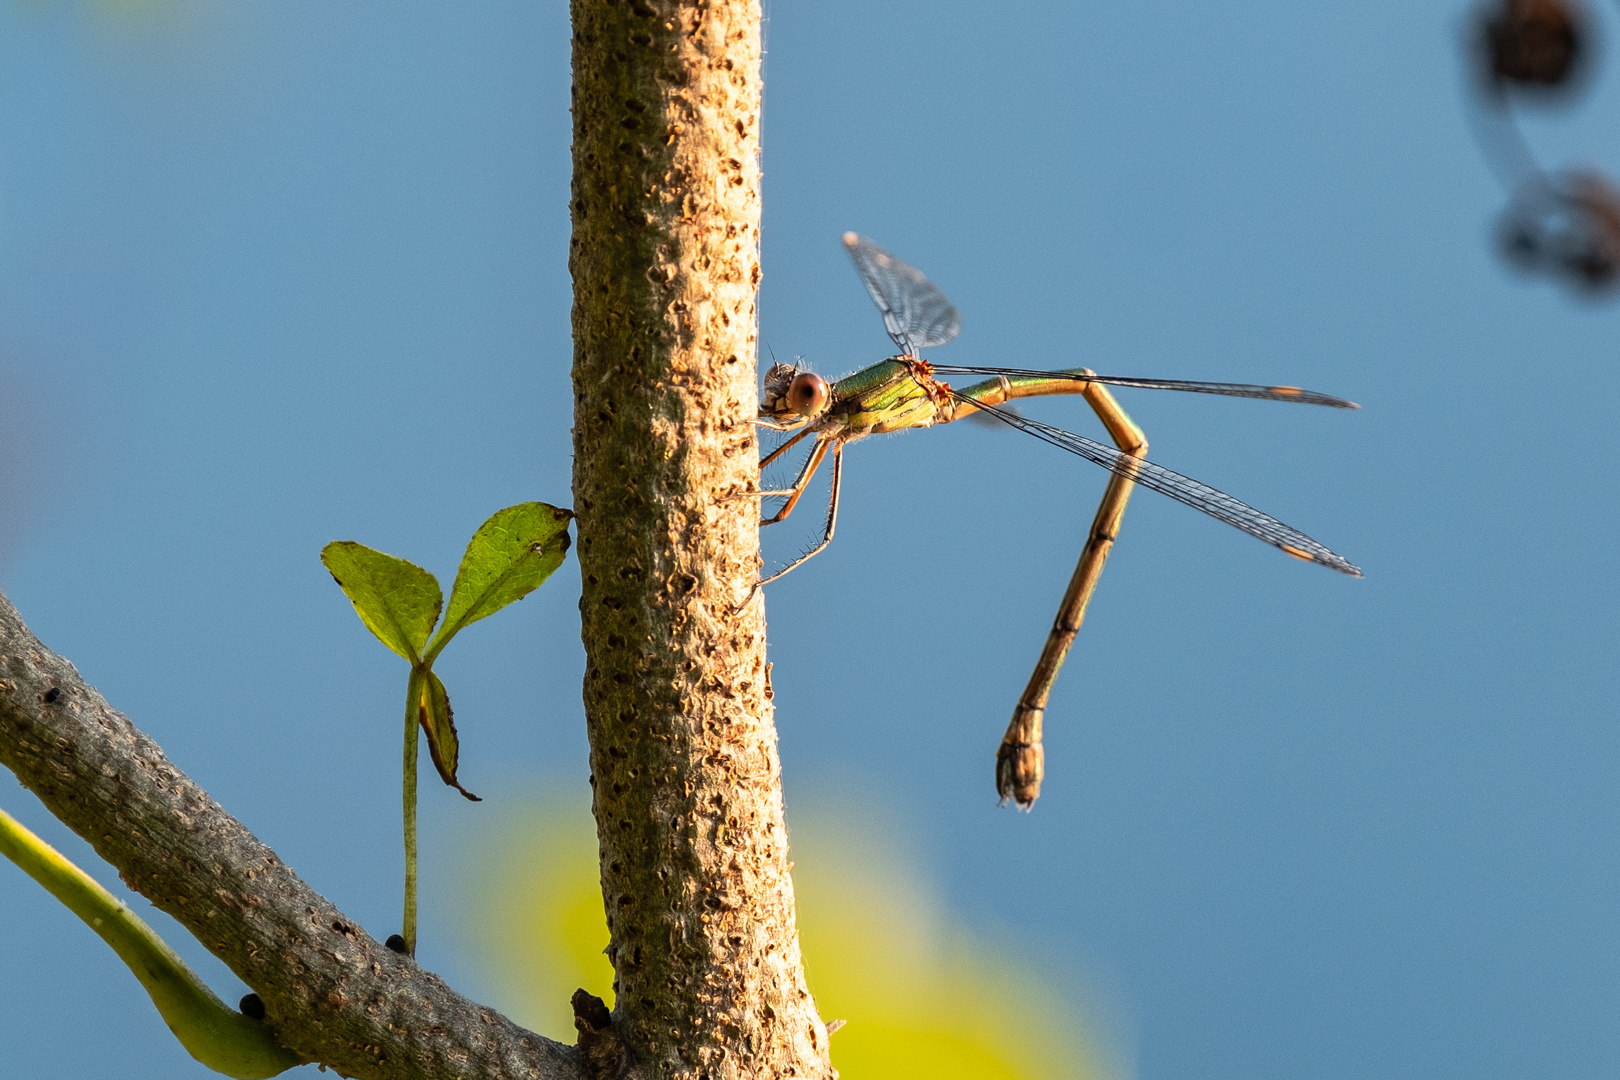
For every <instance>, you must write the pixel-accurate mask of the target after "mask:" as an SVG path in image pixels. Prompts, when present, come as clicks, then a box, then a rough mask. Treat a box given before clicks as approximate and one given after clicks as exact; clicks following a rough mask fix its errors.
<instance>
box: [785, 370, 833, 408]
mask: <svg viewBox="0 0 1620 1080" xmlns="http://www.w3.org/2000/svg"><path fill="white" fill-rule="evenodd" d="M787 407H788V408H790V409H792V410H793V411H794V412H796V413H798V414H799V415H800V416H814V415H816V413H818V412H820V411H821V410H822V409H825V408H826V407H827V380H826V379H823V378H822V377H821V376H820V375H817V374H816V373H814V372H812V371H806V372H805V373H804V374H802V375H796V376H794V378H793V382H792V383H791V384H789V386H788V392H787Z"/></svg>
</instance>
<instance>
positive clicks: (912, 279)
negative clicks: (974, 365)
mask: <svg viewBox="0 0 1620 1080" xmlns="http://www.w3.org/2000/svg"><path fill="white" fill-rule="evenodd" d="M844 247H846V248H847V249H849V257H850V258H851V259H852V260H854V263H855V272H856V273H857V274H859V275H861V282H862V284H864V285H865V286H866V291H867V292H868V293H870V294H871V295H872V302H873V303H875V304H876V305H877V306H878V310H879V311H881V312H882V313H883V327H884V329H885V330H887V331H888V332H889V337H890V338H892V339H893V340H894V343H895V344H896V345H898V346H899V347H900V350H901V351H902V352H904V353H907V354H909V355H912V356H915V355H917V350H919V349H930V348H933V347H934V346H936V345H944V344H946V343H947V342H949V341H951V340H952V339H953V338H955V337H956V335H957V334H958V333H960V332H961V330H962V316H961V313H960V312H958V311H957V310H956V306H955V305H954V304H952V303H951V302H950V301H949V300H947V299H945V294H944V293H942V292H940V291H939V290H938V289H937V288H935V287H934V283H933V282H931V281H929V280H928V279H927V278H925V277H923V273H922V271H921V270H918V269H917V268H916V267H915V266H912V265H910V264H909V263H904V262H901V261H900V260H899V259H897V258H895V257H894V256H893V255H890V254H889V253H888V252H887V251H884V250H883V249H882V248H880V247H878V246H877V245H876V244H874V243H872V241H870V240H868V239H866V238H865V237H864V236H856V235H855V234H854V233H852V232H847V233H845V234H844Z"/></svg>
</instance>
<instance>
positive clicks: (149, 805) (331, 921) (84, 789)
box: [0, 595, 585, 1080]
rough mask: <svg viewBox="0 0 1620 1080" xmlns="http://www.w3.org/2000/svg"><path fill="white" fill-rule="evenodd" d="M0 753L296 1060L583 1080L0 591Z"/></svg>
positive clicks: (351, 1070) (377, 1074)
mask: <svg viewBox="0 0 1620 1080" xmlns="http://www.w3.org/2000/svg"><path fill="white" fill-rule="evenodd" d="M0 764H3V765H5V766H6V767H7V768H9V769H11V771H12V772H14V773H16V774H17V778H18V779H19V780H20V781H21V782H22V784H23V786H24V787H26V788H28V789H29V790H30V791H32V792H34V794H36V795H38V796H39V798H40V800H41V801H43V802H44V803H45V806H46V808H47V809H49V810H50V811H51V813H53V814H55V815H56V816H57V817H58V818H60V819H61V820H62V821H63V822H64V823H66V824H67V826H68V827H69V828H71V829H72V830H73V831H74V832H76V833H78V834H79V835H80V836H82V837H83V838H84V839H85V840H87V841H88V842H89V843H90V845H91V846H92V847H94V848H95V850H96V852H97V854H99V855H100V856H101V857H102V858H104V859H106V860H107V861H108V862H109V863H111V864H112V865H113V866H115V867H117V868H118V872H119V876H120V877H121V878H122V879H123V880H124V883H125V884H126V885H128V886H129V887H130V888H132V889H134V890H135V891H136V892H139V893H141V894H142V895H143V896H145V897H147V899H149V900H151V901H152V903H153V904H155V905H156V906H157V907H159V908H161V909H162V910H164V911H166V912H168V913H169V914H170V915H173V916H174V917H175V918H176V919H178V920H179V921H180V923H181V924H182V925H184V926H185V927H186V929H188V930H190V931H191V932H192V933H193V934H195V935H196V936H197V938H198V940H200V941H202V942H203V943H204V944H205V945H207V946H208V947H209V949H211V950H212V951H213V952H214V954H215V955H217V956H218V957H219V958H220V959H222V960H224V961H225V963H226V964H227V965H228V966H229V967H230V968H231V970H232V971H234V972H236V974H237V975H239V976H241V978H242V981H244V982H246V983H247V984H248V985H249V986H251V987H252V988H253V991H254V992H255V993H256V994H258V995H259V997H260V999H262V1000H263V1002H264V1006H265V1013H266V1015H265V1020H264V1022H265V1023H266V1024H267V1025H269V1027H270V1029H271V1031H272V1032H273V1033H274V1035H275V1037H276V1039H277V1041H279V1042H280V1043H281V1044H282V1045H283V1046H286V1047H288V1048H289V1049H291V1050H293V1051H294V1052H296V1053H298V1054H299V1055H301V1056H303V1057H304V1058H306V1059H308V1060H310V1061H317V1062H320V1063H322V1064H324V1065H327V1066H330V1067H331V1068H334V1069H336V1070H337V1071H338V1072H339V1073H340V1074H343V1075H346V1076H355V1077H363V1078H367V1080H371V1078H375V1080H437V1078H442V1077H445V1076H449V1075H454V1076H456V1077H458V1078H462V1080H475V1078H476V1080H484V1078H488V1080H518V1078H522V1080H583V1077H584V1076H585V1067H584V1062H583V1060H582V1057H581V1055H580V1054H579V1052H578V1051H577V1050H576V1049H575V1048H573V1047H569V1046H564V1045H562V1044H560V1043H556V1042H553V1041H552V1040H550V1039H546V1038H543V1037H541V1036H539V1035H535V1034H533V1033H531V1032H528V1031H525V1030H523V1029H522V1028H520V1027H518V1026H517V1025H516V1024H513V1023H512V1022H511V1021H509V1020H507V1019H506V1018H505V1017H503V1016H501V1015H500V1014H498V1013H496V1012H495V1011H493V1010H491V1009H486V1008H484V1007H482V1006H480V1005H478V1004H476V1003H474V1002H472V1001H468V1000H467V999H466V998H463V997H461V996H460V995H458V994H456V993H455V992H454V991H453V990H451V989H450V988H449V987H448V986H446V985H445V984H444V982H443V980H441V979H440V978H439V977H438V976H436V975H434V974H432V973H431V972H428V971H425V970H423V969H422V968H421V967H419V966H418V965H417V964H416V962H415V961H414V960H412V959H410V958H408V957H405V956H401V955H399V954H397V953H394V952H391V951H390V950H388V949H386V948H384V947H383V946H382V945H381V944H379V943H378V942H377V941H375V940H373V939H372V938H371V937H370V936H369V935H368V934H367V933H366V932H365V931H364V930H362V929H360V927H359V926H358V925H356V924H355V922H354V921H353V920H352V919H349V918H348V917H346V916H345V915H344V914H343V913H342V912H341V911H339V910H338V909H337V908H336V907H334V906H333V905H332V904H331V903H329V902H328V901H327V900H326V899H325V898H324V897H322V896H321V895H320V894H318V893H316V892H315V891H314V890H313V889H311V888H310V887H309V886H308V885H306V884H304V882H303V881H301V880H299V878H298V875H297V874H295V873H294V872H293V871H292V869H291V868H290V867H288V866H285V865H283V864H282V862H281V861H280V860H279V859H277V858H276V854H275V852H273V851H271V850H270V849H269V848H268V847H266V846H265V845H264V844H263V843H261V842H260V841H259V840H258V839H257V838H256V837H254V836H253V834H252V833H250V832H248V830H247V829H246V828H245V827H244V826H243V825H242V823H241V822H239V821H237V820H236V819H235V818H233V817H231V816H230V815H229V814H227V813H226V812H225V811H224V809H223V808H221V807H220V805H219V804H218V803H216V802H214V800H212V799H211V798H209V797H208V794H207V793H206V792H204V791H203V790H202V789H201V788H199V787H197V785H196V784H194V783H192V782H191V780H190V779H189V778H188V777H187V776H186V775H185V774H184V773H182V772H181V771H180V770H179V769H177V768H175V767H174V766H173V765H172V764H170V763H169V761H168V759H167V758H165V757H164V755H163V751H162V750H161V749H160V748H159V747H158V745H157V744H156V743H155V742H153V741H152V740H151V739H150V738H148V737H147V736H146V735H145V734H143V733H142V732H141V731H139V730H138V729H137V728H136V727H135V726H134V725H133V724H131V723H130V722H129V719H128V718H127V717H125V716H124V715H123V714H121V713H119V712H117V711H115V710H114V709H113V708H112V707H111V706H109V705H108V704H107V703H106V701H105V700H103V699H102V697H101V695H100V694H98V693H96V691H95V689H94V688H92V687H90V686H88V685H86V684H85V682H84V681H83V680H82V679H81V678H80V677H79V673H78V672H77V671H75V670H74V668H73V665H72V664H70V663H68V662H67V661H66V660H65V659H63V658H62V657H60V656H57V655H56V654H54V653H52V652H51V651H50V650H48V649H46V648H45V646H44V645H42V644H40V642H39V640H38V639H37V638H35V637H34V635H33V634H31V633H30V632H29V631H28V628H27V627H26V626H24V625H23V622H22V619H21V617H20V616H19V615H18V614H17V610H16V609H15V608H14V607H13V606H12V605H11V602H10V601H9V600H7V599H6V598H5V596H4V595H0Z"/></svg>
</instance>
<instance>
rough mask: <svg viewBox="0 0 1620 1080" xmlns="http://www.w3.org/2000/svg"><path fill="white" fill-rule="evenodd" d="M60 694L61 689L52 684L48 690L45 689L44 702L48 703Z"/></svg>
mask: <svg viewBox="0 0 1620 1080" xmlns="http://www.w3.org/2000/svg"><path fill="white" fill-rule="evenodd" d="M61 696H62V691H61V690H59V689H57V688H56V687H54V686H53V687H51V688H50V689H49V690H47V691H45V704H47V705H49V704H51V703H52V702H53V701H55V700H56V699H57V698H59V697H61Z"/></svg>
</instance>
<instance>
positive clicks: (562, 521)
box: [426, 502, 574, 663]
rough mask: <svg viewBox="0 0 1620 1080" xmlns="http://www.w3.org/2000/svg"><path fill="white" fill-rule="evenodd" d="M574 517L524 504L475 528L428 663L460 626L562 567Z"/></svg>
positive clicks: (520, 596)
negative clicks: (569, 527)
mask: <svg viewBox="0 0 1620 1080" xmlns="http://www.w3.org/2000/svg"><path fill="white" fill-rule="evenodd" d="M573 516H574V514H573V511H571V510H563V509H561V508H559V507H556V506H548V505H546V504H545V503H542V502H526V503H519V504H518V505H516V506H508V507H507V508H506V509H505V510H499V511H496V513H495V514H494V515H493V516H492V517H490V519H489V520H488V521H486V522H484V523H483V524H482V525H480V526H479V527H478V531H477V532H476V533H474V534H473V538H472V540H471V541H470V542H468V544H467V554H465V555H463V556H462V558H461V569H459V570H457V571H456V584H455V587H454V588H452V589H451V590H450V608H449V610H448V611H447V612H446V613H445V617H444V625H443V626H441V627H439V632H438V634H436V635H435V636H434V638H433V644H432V646H430V647H429V649H428V651H427V654H426V658H427V661H428V663H432V662H433V659H434V657H436V656H438V655H439V652H440V651H441V650H442V649H443V648H444V647H445V645H447V644H449V642H450V639H451V638H452V637H454V636H455V635H456V634H457V633H458V632H460V630H461V629H462V627H464V626H466V625H467V624H469V623H474V622H477V621H478V620H479V619H482V618H484V617H486V616H489V615H493V614H495V613H496V612H497V611H499V610H501V608H503V607H505V606H506V605H507V604H510V603H512V602H513V601H514V600H521V599H523V598H524V597H525V596H528V595H529V594H530V593H531V592H533V591H534V590H535V589H537V588H539V587H540V584H541V583H542V582H544V581H545V580H546V578H548V577H550V576H551V572H552V571H553V570H555V569H557V567H558V566H560V565H562V561H563V556H564V555H566V554H567V553H568V542H569V541H568V522H569V520H570V519H571V518H572V517H573Z"/></svg>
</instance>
